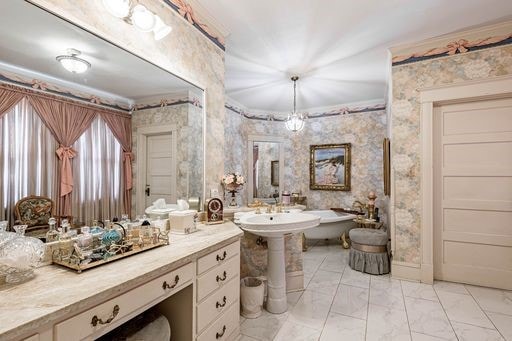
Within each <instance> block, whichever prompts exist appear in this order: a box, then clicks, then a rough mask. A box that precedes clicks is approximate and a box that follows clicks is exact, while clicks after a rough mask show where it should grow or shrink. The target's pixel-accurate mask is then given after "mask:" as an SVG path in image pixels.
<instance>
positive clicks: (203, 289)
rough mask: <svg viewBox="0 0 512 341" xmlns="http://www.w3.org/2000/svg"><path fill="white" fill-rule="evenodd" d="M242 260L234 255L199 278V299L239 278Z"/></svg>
mask: <svg viewBox="0 0 512 341" xmlns="http://www.w3.org/2000/svg"><path fill="white" fill-rule="evenodd" d="M239 271H240V260H239V259H238V257H233V258H231V259H230V260H228V261H227V262H226V263H223V264H221V265H219V266H216V267H214V268H213V269H211V270H210V271H208V272H207V273H205V274H203V275H201V276H200V277H199V278H198V279H197V301H198V302H200V301H201V300H202V299H203V298H205V297H206V296H208V295H209V294H210V293H212V292H213V291H215V290H217V289H219V288H221V287H223V286H224V285H225V284H227V283H228V282H229V281H230V280H231V279H232V278H235V277H236V278H238V273H239Z"/></svg>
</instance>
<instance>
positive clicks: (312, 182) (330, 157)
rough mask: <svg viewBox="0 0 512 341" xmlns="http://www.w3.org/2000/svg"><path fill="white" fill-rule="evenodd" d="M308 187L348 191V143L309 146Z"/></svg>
mask: <svg viewBox="0 0 512 341" xmlns="http://www.w3.org/2000/svg"><path fill="white" fill-rule="evenodd" d="M309 150H310V161H309V188H310V189H321V190H330V191H350V143H342V144H320V145H312V146H310V147H309Z"/></svg>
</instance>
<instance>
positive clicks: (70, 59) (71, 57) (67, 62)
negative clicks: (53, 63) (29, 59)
mask: <svg viewBox="0 0 512 341" xmlns="http://www.w3.org/2000/svg"><path fill="white" fill-rule="evenodd" d="M66 53H67V55H61V56H57V57H56V58H55V59H57V61H58V62H60V63H61V64H62V66H63V67H64V68H65V69H66V70H68V71H69V72H72V73H84V72H85V71H87V70H88V69H89V68H90V67H91V63H89V62H88V61H87V60H85V59H82V58H78V57H77V56H79V55H81V54H82V53H81V52H80V51H78V50H76V49H67V50H66Z"/></svg>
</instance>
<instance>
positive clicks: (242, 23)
mask: <svg viewBox="0 0 512 341" xmlns="http://www.w3.org/2000/svg"><path fill="white" fill-rule="evenodd" d="M194 2H197V3H198V4H199V5H200V7H201V8H200V9H201V10H202V11H205V12H206V13H207V14H208V16H209V17H211V18H213V19H214V21H215V22H217V23H220V24H221V26H223V27H222V28H221V29H222V31H225V32H227V33H228V36H227V39H226V78H225V84H226V93H227V95H228V96H229V97H230V98H232V99H234V100H236V101H238V102H239V103H241V104H242V105H244V106H246V107H248V108H250V109H254V110H264V111H273V112H276V111H288V110H290V109H291V106H292V99H293V90H292V89H293V88H292V82H291V80H290V77H291V76H292V75H293V74H297V75H299V76H300V77H301V78H300V80H299V81H298V84H297V91H298V95H297V96H298V99H297V106H298V108H299V109H309V108H318V107H329V106H335V105H340V104H349V103H355V102H361V101H363V102H365V101H369V100H376V99H380V100H382V101H384V98H385V97H386V91H387V90H386V89H387V75H388V69H389V62H388V54H387V49H388V48H390V47H392V46H395V45H398V44H403V43H408V42H416V41H419V40H423V39H426V38H430V37H435V36H439V35H442V34H446V33H450V32H453V31H456V30H460V29H462V28H465V27H469V26H475V25H480V24H482V23H486V22H490V21H496V20H497V19H499V18H504V17H506V16H508V17H509V16H510V15H512V1H511V0H388V1H382V0H357V1H355V0H336V1H335V0H258V1H253V0H239V1H232V0H195V1H194Z"/></svg>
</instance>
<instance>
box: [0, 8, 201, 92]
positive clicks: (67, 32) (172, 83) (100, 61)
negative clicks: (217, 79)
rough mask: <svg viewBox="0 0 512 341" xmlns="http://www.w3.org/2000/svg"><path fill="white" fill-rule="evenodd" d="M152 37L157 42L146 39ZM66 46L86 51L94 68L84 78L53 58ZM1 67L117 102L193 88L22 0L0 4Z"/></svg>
mask: <svg viewBox="0 0 512 341" xmlns="http://www.w3.org/2000/svg"><path fill="white" fill-rule="evenodd" d="M112 20H116V19H115V18H114V17H112ZM120 24H122V23H120ZM148 39H153V38H152V36H150V35H148ZM68 48H75V49H78V50H80V51H82V55H81V56H80V57H81V58H83V59H86V60H87V61H89V62H90V63H91V64H92V67H91V69H89V70H88V71H87V72H85V73H83V74H72V73H70V72H68V71H66V70H65V69H64V68H63V67H62V66H61V65H60V64H59V63H58V62H57V61H56V60H55V57H56V56H57V55H60V54H65V53H66V49H68ZM1 64H8V66H7V67H4V69H9V70H13V68H12V66H15V67H19V68H21V69H25V70H30V71H33V72H36V73H38V74H37V75H35V76H41V77H44V76H42V75H41V74H43V75H46V76H48V79H49V80H50V79H53V80H54V81H55V83H60V85H63V84H69V82H71V83H74V84H78V85H79V89H80V90H83V89H87V88H88V89H91V91H92V92H94V91H93V90H99V91H100V92H99V93H100V95H104V94H105V93H108V94H111V95H113V96H114V97H117V98H118V99H122V98H124V99H128V100H139V99H141V98H146V97H149V96H155V95H163V94H169V93H176V92H180V91H184V90H189V89H192V88H193V87H192V86H191V84H189V83H187V82H185V81H183V80H181V79H179V78H177V77H175V76H174V75H172V74H171V73H169V72H166V71H164V70H162V69H160V68H158V67H156V66H154V65H152V64H150V63H148V62H146V61H144V60H142V59H140V58H138V57H136V56H134V55H132V54H130V53H128V52H126V51H124V50H122V49H120V48H118V47H116V46H114V45H112V44H110V43H108V42H106V41H105V40H103V39H100V38H98V37H96V36H94V35H92V34H91V33H89V32H86V31H84V30H82V29H80V28H78V27H76V26H74V25H72V24H70V23H68V22H66V21H64V20H62V19H60V18H58V17H56V16H54V15H52V14H50V13H48V12H46V11H44V10H42V9H40V8H38V7H36V6H34V5H31V4H29V3H28V2H25V1H21V0H1V1H0V65H1ZM22 71H23V70H22ZM23 73H25V71H23ZM84 87H86V88H84ZM92 89H93V90H92ZM119 97H120V98H119Z"/></svg>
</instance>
